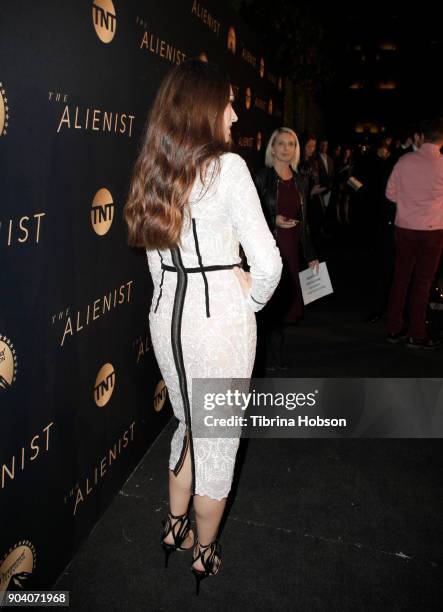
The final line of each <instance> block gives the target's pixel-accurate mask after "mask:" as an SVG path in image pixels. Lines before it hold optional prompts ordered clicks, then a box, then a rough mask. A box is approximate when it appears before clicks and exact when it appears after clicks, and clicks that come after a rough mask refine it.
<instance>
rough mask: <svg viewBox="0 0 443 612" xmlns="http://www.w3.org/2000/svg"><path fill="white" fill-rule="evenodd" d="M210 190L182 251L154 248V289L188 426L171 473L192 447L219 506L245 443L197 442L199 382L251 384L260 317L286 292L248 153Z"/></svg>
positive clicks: (177, 399)
mask: <svg viewBox="0 0 443 612" xmlns="http://www.w3.org/2000/svg"><path fill="white" fill-rule="evenodd" d="M205 189H206V188H203V186H202V184H201V182H200V180H199V179H197V180H196V182H195V185H194V187H193V189H192V192H191V197H190V210H191V216H192V219H189V220H188V221H187V222H186V223H185V224H184V227H183V230H182V235H181V243H180V247H179V248H176V249H173V250H165V251H147V257H148V263H149V269H150V272H151V275H152V278H153V282H154V294H153V299H152V304H151V309H150V313H149V322H150V330H151V337H152V344H153V348H154V351H155V355H156V358H157V362H158V365H159V368H160V371H161V373H162V376H163V379H164V381H165V383H166V386H167V389H168V393H169V397H170V400H171V404H172V407H173V410H174V414H175V417H176V418H177V419H178V421H179V423H178V427H177V429H176V430H175V432H174V435H173V438H172V441H171V454H170V458H169V468H170V469H171V470H174V472H175V474H178V473H179V471H180V469H181V467H182V463H183V460H184V457H185V454H186V450H187V447H188V446H190V454H191V464H192V492H193V494H197V495H207V496H208V497H210V498H212V499H217V500H220V499H222V498H224V497H227V495H228V493H229V491H230V489H231V484H232V477H233V471H234V465H235V457H236V454H237V449H238V445H239V439H238V438H196V437H193V435H192V411H191V406H192V397H191V394H192V379H193V378H250V376H251V373H252V368H253V365H254V359H255V349H256V336H257V331H256V322H255V314H254V313H255V312H256V311H258V310H260V309H261V308H263V306H264V305H265V304H266V302H267V301H268V300H269V299H270V297H271V296H272V294H273V292H274V290H275V288H276V287H277V284H278V282H279V280H280V275H281V270H282V261H281V258H280V253H279V250H278V248H277V246H276V243H275V240H274V238H273V236H272V234H271V232H270V231H269V229H268V226H267V224H266V221H265V218H264V216H263V212H262V208H261V205H260V200H259V198H258V195H257V192H256V189H255V186H254V183H253V181H252V178H251V175H250V173H249V170H248V167H247V165H246V163H245V162H244V160H243V159H242V158H241V157H240V156H239V155H236V154H234V153H225V154H224V155H222V156H221V158H220V173H219V176H218V178H217V179H216V180H215V181H214V183H213V185H212V186H211V188H210V190H209V191H207V193H204V191H205ZM202 194H203V196H202ZM239 243H240V244H241V245H242V247H243V250H244V252H245V254H246V257H247V261H248V264H249V266H250V272H251V277H252V287H251V291H250V295H248V296H247V297H245V296H244V294H243V290H242V287H241V285H240V283H239V281H238V279H237V277H236V276H235V273H234V271H233V269H232V265H233V264H237V263H240V262H241V259H240V257H239ZM164 266H166V268H165V267H164ZM211 266H215V269H214V268H212V269H211ZM220 266H231V267H230V268H228V269H220V268H219V267H220ZM208 267H209V268H208ZM215 412H216V411H215V410H213V411H212V414H213V415H214V416H216V414H215Z"/></svg>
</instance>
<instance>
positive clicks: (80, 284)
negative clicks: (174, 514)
mask: <svg viewBox="0 0 443 612" xmlns="http://www.w3.org/2000/svg"><path fill="white" fill-rule="evenodd" d="M228 41H229V44H228ZM228 47H230V48H228ZM201 54H205V55H206V57H207V58H208V59H209V60H211V61H215V62H217V63H219V64H221V65H223V66H224V67H225V68H226V69H227V70H228V72H229V73H230V75H231V79H232V84H233V87H234V91H235V93H236V96H237V102H236V105H235V109H236V111H237V113H238V115H239V122H238V124H237V125H236V126H235V130H234V132H233V134H234V142H235V145H236V150H237V151H238V152H239V153H240V154H241V155H243V156H244V157H245V159H246V161H247V162H248V164H249V166H250V167H251V168H252V167H254V166H257V165H259V164H262V163H263V154H264V149H265V144H266V141H267V138H268V137H269V135H270V132H271V131H272V129H274V128H275V127H277V126H278V125H280V124H281V121H282V116H283V112H282V110H283V109H282V85H283V83H282V80H281V77H280V74H279V73H278V72H277V69H276V67H275V66H272V63H271V61H272V58H271V57H270V56H269V54H264V53H263V50H262V49H261V48H260V45H259V43H258V41H257V40H256V39H255V38H254V36H253V35H252V34H251V33H250V32H249V31H248V30H247V29H246V27H245V26H244V25H243V24H242V23H241V22H240V21H239V20H238V19H237V17H236V16H235V15H234V14H233V13H232V12H231V11H230V9H229V8H228V7H227V6H226V5H225V3H217V2H215V1H214V2H209V1H207V2H205V3H204V4H203V3H198V2H193V1H192V0H182V1H178V0H177V1H173V0H163V1H162V2H157V3H153V2H147V1H142V0H125V1H122V0H120V1H119V0H112V2H111V0H95V2H92V1H89V0H66V1H64V2H60V1H59V0H40V1H39V2H31V1H30V0H29V1H26V0H9V1H6V2H2V4H1V7H0V83H1V85H0V134H1V135H0V154H1V159H0V162H1V166H0V168H1V183H0V198H1V200H0V201H1V207H0V270H1V283H0V307H1V310H0V402H1V446H0V469H1V474H0V477H1V482H0V485H1V486H0V508H1V525H2V529H1V532H0V592H2V591H4V590H6V589H9V590H15V589H19V588H25V589H36V588H49V587H50V586H51V585H52V584H53V583H54V581H55V580H56V578H57V577H58V576H59V574H60V573H61V572H62V570H63V569H64V568H65V567H66V565H67V564H68V562H69V561H70V559H71V558H72V556H73V555H74V553H75V551H76V550H77V549H78V547H79V545H80V543H81V542H82V541H83V540H84V539H85V538H86V537H87V535H88V533H89V532H90V530H91V529H92V528H93V526H94V524H95V523H96V522H97V520H98V519H99V517H100V516H101V515H102V513H103V512H104V511H105V509H106V508H107V506H108V505H109V503H110V502H111V500H112V499H113V497H114V496H115V495H116V493H117V492H118V491H119V489H120V488H121V486H122V484H123V483H124V481H125V480H126V478H127V477H128V476H129V475H130V473H131V472H132V471H133V469H134V467H135V466H136V465H137V463H138V462H139V461H140V459H141V457H142V456H143V454H144V453H145V452H146V450H147V449H148V448H149V446H150V445H151V444H152V442H153V441H154V440H155V438H156V437H157V436H158V434H159V432H160V431H161V429H162V428H163V427H164V426H165V424H166V422H167V421H168V420H169V419H170V417H171V410H170V407H169V406H168V403H167V401H166V402H165V396H166V393H165V391H164V389H162V381H161V376H160V373H159V371H158V368H157V365H156V363H155V358H154V355H153V352H152V349H151V346H150V340H149V330H148V318H147V316H148V308H149V304H150V298H151V284H150V277H149V274H148V269H147V265H146V259H145V256H144V254H143V253H141V252H136V251H135V250H132V249H130V248H129V247H128V246H127V245H126V238H125V227H124V224H123V222H122V210H123V205H124V202H125V196H126V193H127V190H128V184H129V178H130V175H131V168H132V165H133V163H134V159H135V156H136V154H137V147H138V143H139V139H140V135H141V132H142V129H143V125H144V122H145V118H146V114H147V110H148V108H149V106H150V104H151V102H152V99H153V96H154V94H155V92H156V89H157V87H158V84H159V81H160V80H161V78H162V77H163V76H164V74H165V73H166V72H167V71H168V69H170V67H171V66H172V64H173V63H180V62H181V61H183V59H184V58H185V57H198V56H200V55H201ZM263 62H264V64H263ZM271 100H272V103H271V102H270V101H271ZM259 132H260V135H259V134H258V133H259ZM260 143H261V146H260ZM165 460H166V459H165ZM165 465H166V464H165Z"/></svg>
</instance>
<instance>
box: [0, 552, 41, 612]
mask: <svg viewBox="0 0 443 612" xmlns="http://www.w3.org/2000/svg"><path fill="white" fill-rule="evenodd" d="M36 560H37V553H36V551H35V547H34V545H33V543H32V542H30V541H29V540H21V541H20V542H17V544H15V545H14V546H11V548H10V549H9V550H8V552H7V553H6V554H5V555H3V558H2V559H1V560H0V605H1V603H2V600H3V597H4V595H5V592H6V590H7V589H8V587H9V585H10V583H11V582H12V584H13V586H14V588H13V589H12V590H16V589H17V588H19V589H23V583H24V582H25V580H27V579H28V578H29V576H30V575H31V574H32V572H33V571H34V569H35V566H36Z"/></svg>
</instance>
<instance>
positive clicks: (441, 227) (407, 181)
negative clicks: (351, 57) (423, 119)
mask: <svg viewBox="0 0 443 612" xmlns="http://www.w3.org/2000/svg"><path fill="white" fill-rule="evenodd" d="M423 133H424V143H423V145H422V146H421V147H420V149H418V150H417V151H414V152H413V153H408V154H406V155H404V156H403V157H402V158H401V159H400V160H399V161H398V162H397V164H396V165H395V166H394V169H393V171H392V173H391V176H390V177H389V180H388V185H387V188H386V197H387V198H388V199H389V200H392V201H393V202H395V203H396V204H397V213H396V217H395V226H396V227H395V236H396V262H395V271H394V281H393V285H392V288H391V293H390V296H389V304H388V335H387V340H388V342H398V341H399V340H400V339H402V338H406V345H407V346H408V347H410V348H426V349H435V348H438V347H440V346H441V345H442V342H443V341H442V339H440V338H431V337H429V335H428V333H427V329H426V308H427V304H428V299H429V292H430V289H431V284H432V280H433V278H434V276H435V274H436V271H437V268H438V265H439V262H440V258H441V254H442V251H443V156H442V155H441V153H440V148H441V147H442V146H443V118H438V119H434V120H432V121H429V122H427V123H426V125H425V126H424V129H423ZM408 291H409V305H408V306H409V307H408V314H409V327H408V329H406V328H405V327H404V321H403V311H404V306H405V302H406V296H407V294H408Z"/></svg>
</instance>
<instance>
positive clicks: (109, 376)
mask: <svg viewBox="0 0 443 612" xmlns="http://www.w3.org/2000/svg"><path fill="white" fill-rule="evenodd" d="M114 387H115V370H114V366H113V365H111V364H110V363H105V365H104V366H103V367H102V368H100V372H99V373H98V374H97V378H96V379H95V385H94V400H95V403H96V404H97V406H99V407H100V408H102V407H103V406H106V404H107V403H108V402H109V400H110V399H111V395H112V393H113V391H114Z"/></svg>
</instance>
